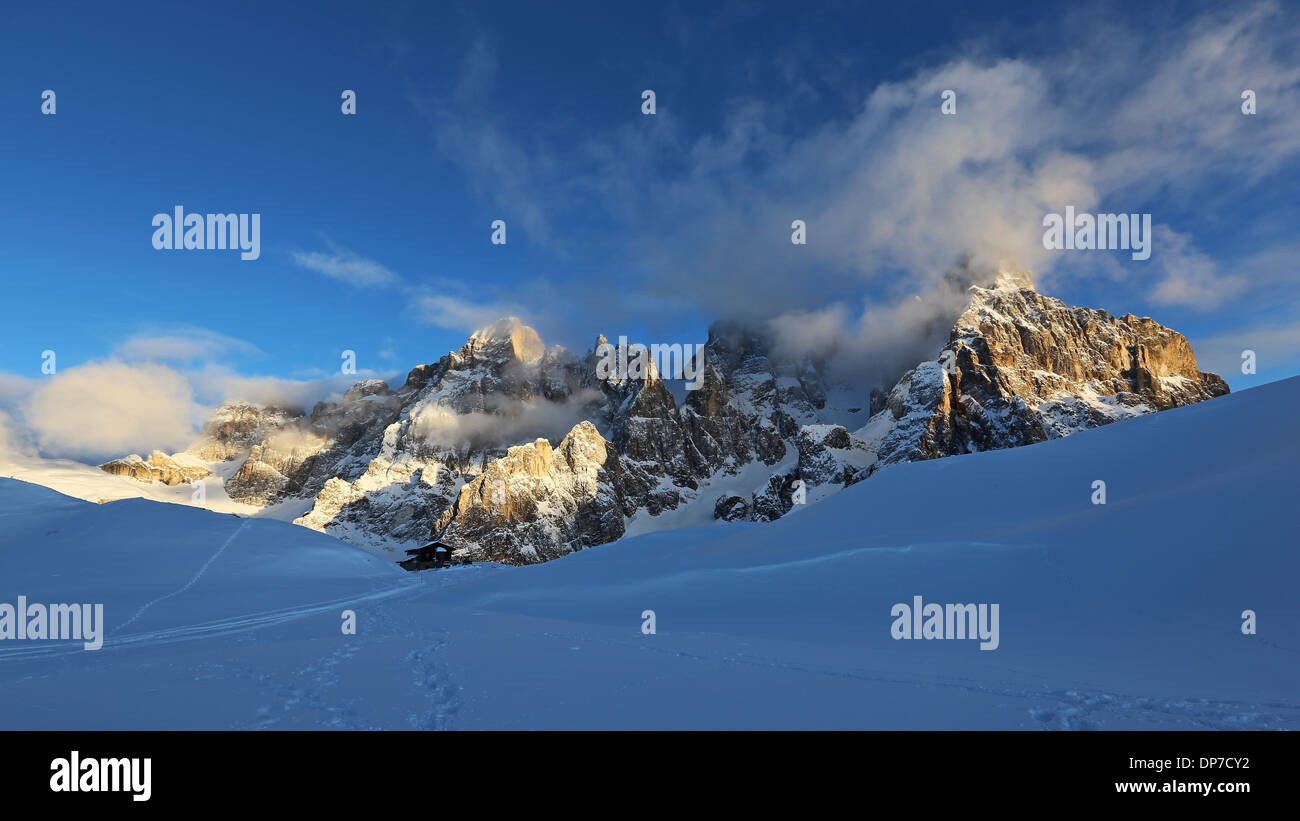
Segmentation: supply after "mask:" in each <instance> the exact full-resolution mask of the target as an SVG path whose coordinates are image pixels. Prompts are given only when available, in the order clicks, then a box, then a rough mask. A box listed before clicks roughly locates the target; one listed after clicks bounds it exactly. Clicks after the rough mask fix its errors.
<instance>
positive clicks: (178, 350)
mask: <svg viewBox="0 0 1300 821" xmlns="http://www.w3.org/2000/svg"><path fill="white" fill-rule="evenodd" d="M116 352H117V355H118V356H119V357H120V358H122V359H126V360H130V361H143V362H157V361H171V362H193V361H196V360H209V359H215V358H217V357H220V356H222V355H225V354H232V353H233V354H261V353H262V351H261V350H259V349H258V347H257V346H256V345H254V344H252V343H251V342H245V341H244V340H242V339H236V338H234V337H231V336H226V335H225V334H222V333H218V332H217V331H213V330H209V329H207V328H198V327H193V326H181V327H175V328H160V329H157V330H152V331H146V332H144V333H139V334H136V335H135V336H132V337H131V338H129V339H127V340H126V341H125V342H123V343H122V344H120V345H118V346H117V351H116Z"/></svg>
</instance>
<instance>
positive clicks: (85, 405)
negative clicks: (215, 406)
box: [22, 361, 202, 459]
mask: <svg viewBox="0 0 1300 821" xmlns="http://www.w3.org/2000/svg"><path fill="white" fill-rule="evenodd" d="M22 413H23V418H24V420H25V421H26V424H27V428H28V429H29V430H30V431H31V433H32V434H33V435H34V437H35V439H36V443H37V444H38V445H39V447H40V449H41V452H42V453H43V454H45V455H47V456H68V457H83V458H90V459H102V458H109V457H112V456H120V455H123V454H126V453H130V452H133V451H148V450H152V449H154V448H160V449H164V450H172V449H180V448H183V447H185V446H186V445H188V444H189V442H190V441H191V439H192V438H193V436H194V432H195V422H196V420H197V418H198V417H199V416H200V415H201V413H202V409H201V408H200V407H199V406H198V405H196V403H195V402H194V391H193V389H192V388H191V386H190V384H189V381H188V380H186V378H185V377H184V376H183V375H181V374H180V373H178V372H176V371H174V370H172V369H171V368H167V367H164V366H161V365H153V364H128V363H125V362H120V361H108V362H101V363H92V364H87V365H79V366H77V367H74V368H69V369H67V370H61V371H59V372H58V373H57V374H55V375H53V376H51V377H49V378H48V379H46V380H42V381H41V383H40V385H39V386H38V387H37V388H36V390H35V391H33V392H32V393H31V395H30V396H29V397H27V399H26V400H25V401H24V402H23V408H22Z"/></svg>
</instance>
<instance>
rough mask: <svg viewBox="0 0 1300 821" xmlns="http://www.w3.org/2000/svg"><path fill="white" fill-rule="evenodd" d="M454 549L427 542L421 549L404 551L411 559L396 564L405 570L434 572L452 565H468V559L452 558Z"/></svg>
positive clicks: (449, 546)
mask: <svg viewBox="0 0 1300 821" xmlns="http://www.w3.org/2000/svg"><path fill="white" fill-rule="evenodd" d="M453 550H454V548H453V547H452V546H451V545H446V544H443V543H442V542H429V543H428V544H426V545H425V546H423V547H417V548H416V549H414V550H408V551H406V555H408V556H410V557H411V558H409V559H406V560H404V561H401V562H398V564H399V565H401V566H402V568H403V569H405V570H410V571H416V570H436V569H438V568H440V567H450V566H451V565H453V564H469V563H470V560H469V559H467V558H466V559H456V558H453V557H452V551H453Z"/></svg>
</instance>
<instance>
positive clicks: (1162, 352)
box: [869, 272, 1228, 465]
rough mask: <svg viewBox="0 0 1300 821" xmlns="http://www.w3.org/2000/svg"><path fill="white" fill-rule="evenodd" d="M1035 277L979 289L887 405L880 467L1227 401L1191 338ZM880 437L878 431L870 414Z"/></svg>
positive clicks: (1006, 278) (1008, 276) (1001, 279)
mask: <svg viewBox="0 0 1300 821" xmlns="http://www.w3.org/2000/svg"><path fill="white" fill-rule="evenodd" d="M1032 286H1033V280H1032V277H1030V276H1029V275H1028V274H1016V273H1014V272H1012V273H1006V272H1004V273H1003V274H1000V275H999V276H998V277H997V278H996V280H995V281H994V283H993V287H990V288H983V287H980V286H978V285H977V286H972V287H971V289H970V303H969V306H968V307H967V308H966V310H965V311H964V312H963V313H962V314H961V315H960V316H959V317H958V318H957V321H956V323H955V324H954V326H953V329H952V333H951V334H950V336H949V341H948V344H947V345H945V346H944V348H943V349H942V350H941V351H940V352H939V357H938V359H937V360H935V361H930V362H924V363H921V364H920V365H918V366H917V367H916V368H914V369H913V370H911V371H909V372H908V373H907V374H906V375H905V376H904V377H903V378H902V379H901V380H899V382H898V384H897V385H896V386H895V387H894V389H893V391H891V392H890V394H889V397H888V400H887V402H886V409H887V412H888V414H889V415H890V416H891V417H892V423H893V424H892V428H891V429H890V430H889V432H888V434H887V435H886V436H884V438H883V440H882V441H881V445H880V449H879V454H878V455H879V464H882V465H883V464H890V463H894V462H903V461H912V460H916V459H933V458H938V457H941V456H949V455H954V454H958V453H968V452H971V451H978V450H989V449H994V448H1003V447H1014V446H1017V445H1025V444H1031V443H1033V442H1040V441H1043V440H1045V439H1049V438H1056V437H1060V436H1066V435H1069V434H1070V433H1073V432H1075V431H1078V430H1083V429H1086V428H1090V427H1096V426H1098V425H1103V424H1107V423H1109V422H1114V421H1118V420H1120V419H1125V418H1128V417H1131V416H1135V415H1138V414H1141V413H1147V412H1150V411H1157V410H1166V409H1168V408H1172V407H1178V406H1181V405H1187V404H1191V403H1194V402H1200V401H1203V400H1205V399H1210V398H1212V397H1215V396H1221V395H1223V394H1225V393H1227V392H1228V386H1227V384H1226V383H1225V382H1224V381H1223V380H1222V379H1220V378H1219V377H1218V376H1216V375H1214V374H1209V373H1202V372H1201V371H1199V370H1198V369H1197V366H1196V357H1195V355H1194V354H1193V353H1192V348H1191V346H1190V345H1189V344H1188V342H1187V339H1186V338H1185V337H1184V336H1183V335H1182V334H1180V333H1178V332H1176V331H1173V330H1171V329H1169V328H1166V327H1164V326H1163V325H1161V324H1159V323H1158V322H1156V321H1155V320H1153V319H1150V318H1149V317H1136V316H1133V315H1131V314H1130V315H1127V316H1123V317H1112V316H1111V315H1110V314H1108V313H1107V312H1105V311H1101V310H1095V309H1092V308H1079V307H1070V306H1067V305H1066V304H1065V303H1064V302H1062V301H1061V300H1059V299H1054V298H1052V297H1048V296H1043V295H1042V294H1040V293H1038V292H1037V291H1036V290H1034V289H1033V287H1032ZM869 425H871V426H873V427H874V428H875V429H876V430H879V429H880V428H881V423H880V422H879V421H878V420H877V419H876V418H875V417H873V420H872V423H869Z"/></svg>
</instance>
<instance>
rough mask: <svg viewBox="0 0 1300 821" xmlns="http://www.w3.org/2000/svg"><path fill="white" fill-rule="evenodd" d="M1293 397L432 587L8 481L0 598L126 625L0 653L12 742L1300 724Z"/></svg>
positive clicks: (0, 494) (253, 534)
mask: <svg viewBox="0 0 1300 821" xmlns="http://www.w3.org/2000/svg"><path fill="white" fill-rule="evenodd" d="M1297 405H1300V379H1291V380H1287V381H1285V382H1279V383H1273V384H1270V385H1266V386H1264V387H1261V388H1257V389H1254V390H1250V391H1245V392H1242V393H1238V394H1233V395H1231V396H1227V397H1223V398H1221V399H1215V400H1212V401H1209V402H1206V403H1203V404H1199V405H1194V406H1190V407H1185V408H1180V409H1176V410H1172V411H1167V412H1164V413H1160V414H1156V415H1152V416H1149V417H1142V418H1138V419H1134V420H1130V421H1126V422H1122V423H1118V424H1116V425H1112V426H1109V427H1106V428H1101V429H1097V430H1093V431H1087V432H1084V433H1080V434H1078V435H1076V436H1072V437H1069V438H1067V439H1062V440H1056V441H1052V442H1047V443H1043V444H1039V445H1034V446H1031V447H1027V448H1020V449H1015V450H1008V451H996V452H991V453H983V454H976V455H971V456H962V457H955V458H951V459H945V460H940V461H934V462H923V463H915V464H908V465H901V466H898V467H895V468H891V469H888V470H885V471H883V472H881V473H880V474H878V475H876V476H873V477H872V478H871V479H869V480H867V481H865V482H862V483H860V484H858V485H855V486H854V487H851V488H848V489H847V490H845V491H844V492H842V493H839V494H836V495H834V496H832V497H831V498H829V499H827V500H825V501H823V502H821V503H819V504H817V505H815V506H810V507H807V508H802V509H799V510H798V511H797V512H796V513H794V514H793V515H790V516H787V517H786V518H784V519H781V520H779V521H777V522H774V523H771V524H758V525H755V524H749V525H726V526H712V527H704V528H697V529H692V530H684V531H674V532H664V533H653V534H649V535H645V536H642V537H638V538H633V539H629V540H626V541H622V542H618V543H616V544H612V545H607V546H604V547H600V548H596V549H593V550H588V551H585V552H582V553H577V554H574V555H572V556H569V557H566V558H563V559H560V560H557V561H554V562H551V563H549V564H545V565H539V566H534V567H525V568H505V567H495V566H474V567H470V568H459V569H453V570H446V571H437V572H433V573H423V574H404V573H402V572H401V571H400V570H396V569H394V568H393V567H392V566H391V565H388V564H387V563H386V562H383V561H382V560H379V559H375V558H372V557H370V556H369V555H367V554H365V553H363V552H361V551H360V550H357V549H354V548H351V547H349V546H347V545H344V544H342V543H339V542H336V541H334V540H332V539H330V538H328V537H325V536H321V535H320V534H316V533H312V532H310V531H306V530H304V529H302V528H296V527H293V526H292V525H287V524H284V523H281V522H274V521H263V520H243V519H238V518H236V517H232V516H222V515H218V514H213V513H209V512H206V511H201V510H194V509H188V508H183V507H178V506H168V505H157V504H152V503H149V502H143V501H126V502H115V503H111V504H108V505H102V506H95V505H90V504H87V503H83V502H78V501H75V500H71V499H67V498H65V497H60V496H58V495H57V494H54V493H52V492H50V491H47V490H45V489H43V488H37V487H33V486H29V485H24V484H21V483H17V482H11V481H0V602H11V603H12V602H14V601H15V600H16V597H17V596H18V595H19V594H23V595H26V596H28V598H29V600H33V601H35V600H41V601H90V602H103V603H104V604H105V617H106V621H107V622H108V624H109V628H110V629H109V635H108V639H107V641H106V643H105V646H104V648H103V649H102V650H99V651H94V652H92V651H84V650H81V649H79V647H80V645H79V644H78V645H74V646H69V645H55V644H53V643H48V642H30V641H26V642H17V641H0V729H15V728H109V727H124V728H154V727H165V728H182V727H196V728H216V729H220V728H260V727H269V728H322V727H339V728H373V727H391V728H401V729H405V728H411V727H418V728H516V727H522V728H694V727H703V728H736V727H746V728H837V727H843V728H900V729H921V728H924V729H933V728H1009V729H1016V728H1027V729H1034V728H1049V729H1089V728H1100V729H1115V728H1150V729H1165V728H1171V729H1202V728H1232V729H1236V728H1290V729H1295V728H1300V700H1298V699H1297V693H1300V686H1298V685H1300V602H1298V601H1297V597H1296V596H1295V594H1294V590H1293V588H1294V585H1295V583H1296V579H1297V577H1298V574H1297V570H1300V558H1298V557H1297V553H1296V550H1295V542H1296V539H1295V536H1294V528H1293V525H1292V523H1291V519H1292V514H1293V512H1294V510H1295V509H1296V508H1297V503H1298V502H1300V494H1298V493H1297V490H1296V487H1297V486H1296V481H1295V478H1294V476H1293V471H1294V469H1295V466H1296V465H1297V464H1300V435H1298V434H1297V433H1296V430H1295V428H1294V426H1293V423H1292V421H1291V419H1290V413H1291V409H1293V408H1295V407H1297ZM1096 480H1101V481H1104V482H1105V483H1106V497H1107V498H1106V504H1104V505H1094V504H1093V503H1092V498H1093V495H1094V490H1093V482H1094V481H1096ZM917 595H919V596H922V597H923V599H924V601H926V602H935V603H966V602H970V603H996V604H998V605H999V640H1000V646H999V647H998V649H996V650H991V651H981V650H980V649H979V647H978V642H976V641H970V640H946V641H939V640H932V641H926V640H915V641H906V640H894V639H892V638H891V634H890V627H891V624H892V623H893V621H894V619H893V618H892V616H891V614H890V613H891V608H892V607H893V605H894V604H896V603H900V602H903V603H910V602H911V601H912V597H913V596H917ZM344 609H351V610H354V611H355V612H356V614H357V617H358V633H357V635H355V636H345V635H343V634H342V632H341V630H340V623H341V620H340V614H341V611H343V610H344ZM1247 609H1250V610H1253V611H1255V613H1256V614H1257V618H1258V634H1257V635H1253V636H1252V635H1243V634H1242V631H1241V624H1242V620H1241V614H1242V611H1244V610H1247ZM645 610H654V611H655V615H656V622H657V630H658V632H657V633H656V634H655V635H643V634H642V632H641V625H642V613H643V611H645Z"/></svg>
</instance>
